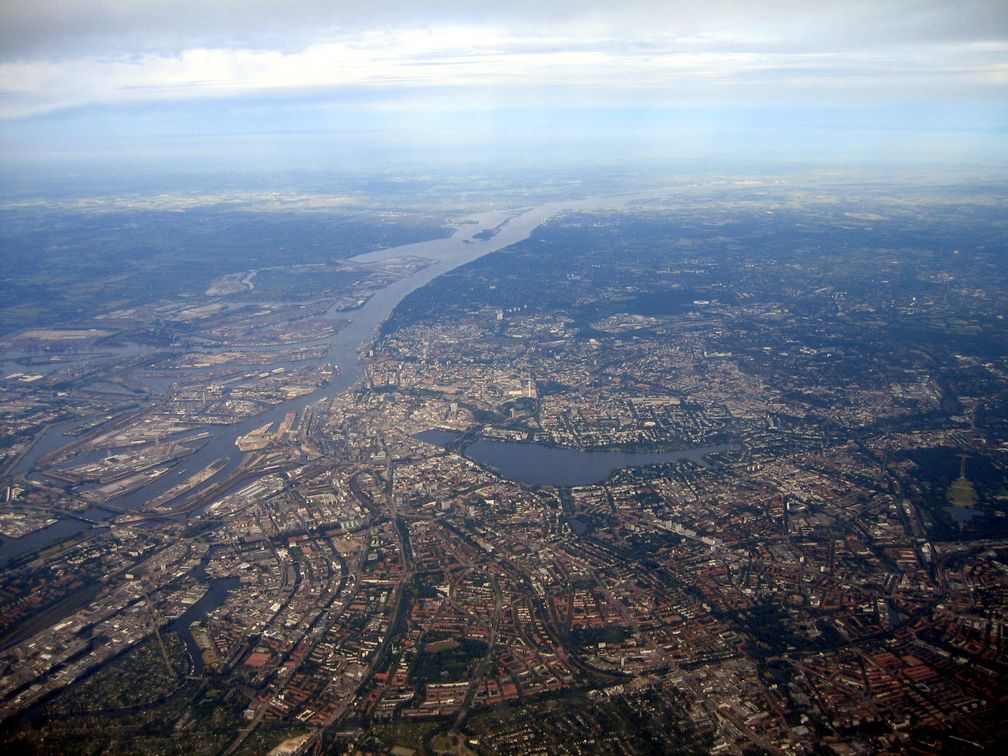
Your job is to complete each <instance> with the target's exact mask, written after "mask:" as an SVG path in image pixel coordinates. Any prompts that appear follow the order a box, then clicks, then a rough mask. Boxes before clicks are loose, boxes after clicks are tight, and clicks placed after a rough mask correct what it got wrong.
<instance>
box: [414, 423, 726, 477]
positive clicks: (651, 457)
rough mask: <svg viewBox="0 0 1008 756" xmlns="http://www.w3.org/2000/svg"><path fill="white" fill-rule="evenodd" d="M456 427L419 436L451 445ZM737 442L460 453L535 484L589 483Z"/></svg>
mask: <svg viewBox="0 0 1008 756" xmlns="http://www.w3.org/2000/svg"><path fill="white" fill-rule="evenodd" d="M461 436H462V434H460V433H456V432H454V431H445V430H429V431H424V432H423V433H418V434H417V436H416V438H418V439H420V440H421V441H426V442H427V443H429V444H434V445H436V446H448V445H450V444H452V443H455V442H456V441H458V440H459V439H460V438H461ZM738 448H739V445H738V444H716V445H713V446H701V447H697V448H695V449H680V450H678V451H668V452H620V451H582V450H580V449H567V448H563V447H556V446H544V445H543V444H533V443H525V442H521V441H498V440H496V439H487V438H481V439H478V440H476V441H473V442H472V443H469V444H466V446H465V448H464V449H463V450H462V454H463V455H464V456H465V457H466V458H467V459H471V460H472V461H473V462H475V463H477V464H479V465H482V466H483V467H487V468H490V469H492V470H494V471H495V472H497V473H498V474H499V475H501V476H502V477H505V478H508V479H509V480H516V481H519V482H521V483H528V484H530V485H535V486H587V485H592V484H594V483H601V482H603V481H604V480H605V479H606V478H608V477H609V476H610V475H612V474H613V473H614V472H616V471H617V470H622V469H624V468H626V467H647V466H648V465H663V464H669V463H671V462H683V461H689V462H695V463H696V464H698V465H701V466H704V467H706V465H707V463H706V462H705V461H704V457H706V456H707V455H708V454H713V453H715V452H724V451H736V450H737V449H738Z"/></svg>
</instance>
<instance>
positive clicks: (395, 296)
mask: <svg viewBox="0 0 1008 756" xmlns="http://www.w3.org/2000/svg"><path fill="white" fill-rule="evenodd" d="M631 199H633V198H632V197H620V198H601V199H600V198H595V199H587V200H575V201H570V202H556V203H550V204H547V205H541V206H539V207H535V208H526V209H521V210H510V211H491V212H485V213H480V214H476V215H472V216H467V217H464V218H459V219H456V220H455V221H453V222H452V224H451V225H452V226H453V227H454V229H455V230H454V232H453V233H452V234H451V235H450V236H447V237H444V238H440V239H434V240H430V241H424V242H417V243H414V244H405V245H401V246H398V247H391V248H388V249H384V250H379V251H377V252H369V253H367V254H363V255H358V256H357V257H354V258H351V262H359V263H368V262H376V261H379V260H388V259H391V258H397V257H402V256H415V257H423V258H427V259H429V260H433V261H434V262H433V264H431V265H428V266H427V267H425V268H423V269H422V270H419V271H417V272H416V273H414V274H413V275H411V276H408V277H405V278H402V279H399V280H398V281H395V282H393V283H392V284H391V285H389V286H387V287H386V288H384V289H381V290H379V291H377V292H375V293H374V294H373V295H372V296H371V298H370V299H369V300H368V301H367V302H366V303H365V304H364V305H363V306H362V307H360V308H359V309H357V310H354V311H353V312H351V313H335V312H333V313H332V315H333V316H338V317H350V318H351V321H350V323H349V325H348V326H347V327H345V328H343V329H342V330H340V331H339V332H337V333H336V334H334V335H333V336H332V337H331V338H329V339H327V340H326V342H324V343H326V345H327V352H326V355H325V357H323V358H322V359H321V360H316V361H306V362H301V363H298V364H299V365H302V366H304V365H310V364H320V363H332V364H335V365H337V366H338V367H339V368H340V373H339V375H334V376H333V378H332V380H331V381H330V382H329V384H328V385H327V386H325V387H322V388H320V389H318V390H317V391H315V392H313V393H311V394H307V395H305V396H302V397H299V398H297V399H293V400H291V401H287V402H283V403H282V404H279V405H277V406H275V407H273V408H271V409H269V410H267V411H266V412H263V413H261V414H259V415H255V416H254V417H251V418H248V419H246V420H245V421H243V422H241V423H237V424H234V425H226V426H207V427H206V428H204V430H209V431H210V432H211V433H212V436H211V438H210V439H209V440H208V442H207V443H206V444H205V445H204V446H203V448H201V449H200V450H199V451H198V452H196V453H195V454H192V455H190V456H189V457H187V458H186V459H185V460H184V461H183V462H182V463H181V464H180V465H179V466H178V467H176V468H175V470H174V471H173V472H172V473H169V474H168V475H164V476H162V477H161V478H159V479H158V480H156V481H154V482H152V483H151V484H150V485H147V486H145V487H143V488H141V489H139V490H137V491H134V492H132V493H129V494H126V495H125V496H122V497H120V498H118V499H116V500H115V501H113V502H110V504H113V505H114V506H116V507H118V508H124V509H136V508H139V507H140V506H141V505H143V503H144V502H146V501H148V500H149V499H150V498H152V497H154V496H157V495H158V494H160V493H163V492H164V491H166V490H167V489H168V488H170V487H171V486H173V485H175V484H177V483H178V482H179V481H180V480H184V479H185V478H187V477H189V476H190V475H193V474H195V473H196V472H197V471H198V470H200V469H202V468H203V467H206V466H207V465H209V464H210V463H211V462H212V461H214V460H215V459H218V458H221V457H230V459H231V461H230V463H229V464H228V465H227V466H226V467H225V468H224V469H223V470H221V471H220V472H219V473H217V475H215V476H214V477H213V478H211V479H210V480H208V481H207V482H205V483H204V484H203V485H202V486H200V487H199V488H198V489H196V491H194V492H193V493H196V492H198V491H200V490H203V489H205V488H206V487H207V486H209V485H212V484H213V483H214V482H215V481H218V480H221V479H223V478H226V477H227V476H229V475H231V474H232V473H234V472H235V470H236V469H237V467H238V465H239V463H240V461H241V458H242V455H241V454H237V453H235V440H236V439H237V438H238V437H239V436H241V435H244V434H246V433H248V432H249V431H251V430H254V429H255V428H258V427H260V426H262V425H263V424H264V423H266V422H278V421H280V420H282V419H283V417H284V415H285V414H286V413H288V412H290V411H293V410H297V411H301V410H303V409H304V408H305V407H306V406H308V405H309V404H312V403H315V402H318V401H320V400H324V399H329V398H332V397H335V396H337V395H338V394H340V393H342V392H343V391H346V390H347V389H348V388H350V387H351V386H353V385H354V384H355V383H356V382H357V380H358V379H359V378H360V375H361V364H360V357H361V355H362V354H363V353H364V352H366V350H367V349H368V347H369V346H370V345H371V344H372V343H373V341H374V338H375V336H376V335H377V331H378V328H379V327H380V326H381V324H382V323H383V322H384V321H385V320H386V319H387V318H388V317H389V315H391V313H392V310H393V309H395V306H396V305H397V304H399V302H400V301H402V299H403V298H404V297H405V296H406V295H407V294H409V293H410V292H412V291H414V290H416V289H418V288H420V287H421V286H424V285H426V284H427V283H429V282H430V281H432V280H433V279H434V278H436V277H437V276H440V275H441V274H443V273H446V272H447V271H449V270H452V269H453V268H457V267H459V266H460V265H465V264H466V263H468V262H471V261H473V260H476V259H478V258H480V257H482V256H484V255H487V254H489V253H491V252H496V251H497V250H500V249H503V248H505V247H508V246H510V245H512V244H515V243H517V242H520V241H523V240H525V239H527V238H528V237H529V236H530V235H531V234H532V232H533V231H534V230H535V229H536V228H537V227H538V226H539V225H541V224H542V223H543V222H545V221H546V220H547V219H549V218H551V217H553V216H556V215H558V214H560V213H563V212H566V211H577V210H593V209H598V208H602V207H621V206H623V205H625V204H626V202H627V201H629V200H631ZM492 228H496V229H498V230H497V233H496V234H495V235H493V236H491V237H489V238H479V237H478V235H479V234H480V232H482V231H485V230H486V229H492ZM274 348H275V347H274ZM105 351H107V350H105ZM126 351H127V352H129V353H130V354H132V353H134V352H135V351H137V348H136V347H135V346H130V347H128V348H127V350H126ZM22 369H23V368H22ZM40 372H41V371H40ZM86 422H88V421H87V420H73V421H67V422H64V423H57V424H56V425H54V426H53V427H52V428H51V429H50V430H49V431H48V432H47V433H46V434H45V435H44V436H43V437H42V438H41V439H40V440H39V442H38V443H36V444H35V446H34V447H33V448H32V449H30V450H29V451H28V453H26V454H25V455H24V457H23V458H22V459H21V460H20V461H19V463H18V464H17V466H16V467H15V469H14V472H15V473H17V474H21V475H27V476H29V477H31V474H32V471H33V469H34V467H35V463H36V461H37V460H38V458H39V457H40V456H41V455H43V454H45V453H48V452H51V451H54V450H56V449H58V448H60V447H61V446H64V445H66V444H67V443H70V442H71V441H72V440H73V439H71V438H68V437H67V436H66V435H65V432H66V431H67V430H70V429H72V428H74V427H76V426H78V425H83V424H85V423H86ZM107 516H112V515H111V513H108V514H107ZM88 527H90V525H88V524H87V523H84V522H80V521H78V520H64V521H61V522H60V523H57V524H56V525H53V526H51V527H50V528H44V529H42V530H39V531H36V532H35V533H32V534H29V535H27V536H25V537H24V538H20V539H14V540H12V539H7V538H3V539H2V541H0V565H3V564H5V563H7V562H9V561H10V559H12V558H13V557H14V556H16V555H18V554H24V553H26V552H28V551H30V550H32V549H36V548H40V547H43V546H45V545H47V544H49V543H52V542H54V541H57V540H60V539H63V538H66V537H68V536H70V535H73V534H74V533H76V532H81V531H82V530H85V529H86V528H88Z"/></svg>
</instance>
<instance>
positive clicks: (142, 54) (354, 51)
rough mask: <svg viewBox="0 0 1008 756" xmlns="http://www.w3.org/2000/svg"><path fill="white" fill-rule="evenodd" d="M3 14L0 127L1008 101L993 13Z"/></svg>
mask: <svg viewBox="0 0 1008 756" xmlns="http://www.w3.org/2000/svg"><path fill="white" fill-rule="evenodd" d="M459 6H463V7H462V8H461V9H460V7H459ZM0 14H2V19H0V21H2V23H0V51H2V57H0V118H19V117H24V116H31V115H36V114H43V113H47V112H52V111H56V110H59V109H63V108H73V107H80V106H86V105H93V104H108V103H124V102H134V101H151V100H169V101H171V100H180V99H186V98H207V97H227V96H233V95H249V94H265V95H270V94H276V93H290V92H298V91H303V92H324V91H327V90H329V91H333V92H337V93H338V92H339V91H340V90H342V89H346V88H361V87H363V88H368V89H372V90H376V91H379V92H380V91H388V92H395V91H397V90H401V89H402V88H411V89H414V90H415V89H417V88H421V89H426V90H429V91H430V92H431V93H432V96H433V97H434V99H435V100H437V98H438V97H439V96H441V95H443V94H444V93H445V91H448V90H454V89H464V90H467V91H482V92H484V93H490V96H491V97H492V98H498V99H501V100H504V101H507V102H508V103H510V104H514V103H522V102H524V103H533V104H534V103H535V102H537V101H539V102H548V103H550V104H555V103H556V102H557V98H558V97H559V98H560V100H561V101H569V102H572V103H579V104H584V103H588V102H592V103H598V102H611V103H612V104H613V105H614V106H618V105H621V104H625V103H627V102H630V103H634V102H636V103H643V102H652V103H653V102H659V103H667V104H677V105H678V104H698V103H699V104H708V105H709V104H718V103H728V102H736V103H738V102H741V103H743V104H744V103H747V102H757V103H794V102H802V101H806V102H807V101H809V100H810V99H811V100H821V101H824V102H826V101H831V102H835V101H840V102H851V101H858V100H860V101H865V100H878V101H885V100H886V99H893V98H898V99H917V100H934V99H936V98H937V99H950V98H951V99H956V98H963V97H966V98H970V97H972V98H976V99H985V100H987V101H990V100H991V99H1002V100H1003V98H1004V96H1005V92H1006V90H1008V13H1005V12H1004V6H1003V3H1002V2H1000V0H993V1H990V2H988V1H985V0H979V1H977V2H972V3H965V4H961V3H951V2H909V1H905V2H904V1H897V2H878V0H876V2H870V3H869V2H858V1H856V0H849V1H848V2H817V3H807V2H791V1H790V0H781V1H779V2H763V3H752V2H717V1H712V2H706V3H698V2H675V0H659V1H657V2H646V1H643V0H627V1H625V2H621V3H618V4H617V3H612V2H597V1H595V0H580V1H579V2H552V3H542V2H525V1H524V0H519V1H517V2H499V0H498V1H495V2H485V1H484V0H477V1H476V2H468V3H465V4H460V3H457V2H436V1H435V2H431V1H430V0H426V1H424V0H413V1H412V2H407V1H405V0H382V1H380V2H363V1H360V0H342V2H340V3H332V2H322V1H321V0H317V1H314V0H307V1H302V2H298V3H288V2H278V1H276V0H259V1H258V2H249V1H248V0H218V2H214V3H207V2H205V1H204V2H194V1H192V0H177V2H172V3H167V2H153V1H152V0H130V1H129V2H111V1H110V0H92V1H91V2H78V1H77V0H70V1H69V2H68V1H67V0H7V2H6V3H5V4H4V6H3V9H2V10H0Z"/></svg>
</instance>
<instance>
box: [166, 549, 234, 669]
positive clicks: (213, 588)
mask: <svg viewBox="0 0 1008 756" xmlns="http://www.w3.org/2000/svg"><path fill="white" fill-rule="evenodd" d="M204 566H205V565H200V567H199V570H198V572H197V577H202V578H204V579H207V578H206V573H205V572H202V570H203V567H204ZM207 582H208V583H209V586H210V587H209V589H208V590H207V592H206V593H204V594H203V596H202V597H201V598H200V600H199V601H197V602H196V603H195V604H193V605H192V606H190V607H189V608H188V609H186V610H185V612H183V613H182V616H180V617H179V618H178V619H177V620H175V621H174V622H172V623H170V624H169V625H168V626H167V627H166V628H165V629H164V631H163V632H176V633H178V634H179V636H181V638H182V640H183V641H184V642H185V644H186V648H187V649H188V650H189V656H190V658H191V659H192V663H193V671H194V672H195V674H197V675H199V674H202V672H203V668H204V666H205V665H204V663H203V652H202V651H200V648H199V646H198V645H197V644H196V640H195V639H194V638H193V634H192V630H191V629H190V626H191V625H192V623H194V622H198V621H200V620H203V619H206V616H207V615H208V614H210V612H212V611H213V610H214V609H216V608H217V607H218V606H220V605H221V604H223V603H224V601H225V600H227V597H228V594H229V593H231V591H233V590H234V589H235V588H237V587H238V586H239V585H240V584H241V583H240V581H239V579H238V578H236V577H225V578H209V579H207Z"/></svg>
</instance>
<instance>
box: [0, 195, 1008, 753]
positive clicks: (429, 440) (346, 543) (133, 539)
mask: <svg viewBox="0 0 1008 756" xmlns="http://www.w3.org/2000/svg"><path fill="white" fill-rule="evenodd" d="M1004 189H1005V187H1003V186H1002V187H999V186H969V185H950V186H949V185H941V186H939V185H933V186H929V185H910V186H898V187H897V186H893V185H888V184H878V185H867V186H866V185H853V184H842V183H840V184H835V185H830V184H827V183H821V184H816V185H813V186H808V185H801V184H793V183H789V182H787V181H778V182H738V183H724V184H710V183H707V184H703V185H699V184H698V185H695V186H690V187H686V186H684V187H683V188H681V189H677V190H674V191H671V190H670V191H668V192H664V193H652V194H650V195H647V196H646V197H645V198H637V199H630V200H620V201H619V202H617V201H615V200H613V201H600V202H599V203H597V206H596V207H594V208H592V209H581V210H576V211H572V212H565V213H559V212H558V213H551V218H550V219H549V220H548V221H547V222H545V223H544V224H542V225H540V226H538V227H537V228H535V230H533V231H532V232H531V235H530V236H528V238H526V239H523V240H520V241H518V242H516V243H514V244H510V245H508V246H505V247H504V248H502V249H496V250H495V249H494V248H495V246H497V244H498V243H503V242H499V239H500V238H502V237H503V235H504V234H506V232H507V230H508V228H509V226H508V223H509V222H513V218H514V217H515V216H516V215H517V213H518V212H519V211H513V212H510V211H509V212H503V211H501V212H500V213H498V214H497V215H493V214H492V213H491V214H488V215H486V216H485V217H484V216H483V215H480V216H476V215H475V214H474V213H469V216H471V217H479V218H480V220H479V222H475V221H473V220H471V217H470V219H468V220H467V214H466V213H465V212H459V214H458V215H457V216H455V217H453V219H452V220H451V222H450V223H449V224H448V225H443V224H444V218H443V217H441V218H438V217H436V213H433V212H425V213H420V212H417V211H410V212H403V213H390V212H387V211H382V212H378V211H375V210H367V211H364V210H360V211H355V212H354V213H351V212H350V210H349V209H347V208H346V207H345V206H344V205H341V204H334V205H327V204H326V203H323V202H310V203H309V202H304V201H302V202H301V204H300V205H298V206H297V207H296V208H293V209H291V208H290V207H287V206H284V207H282V208H280V209H277V208H276V207H269V208H264V207H255V208H252V209H248V208H246V209H242V210H240V211H233V210H231V209H228V208H225V209H220V208H219V207H217V206H216V205H214V206H211V207H209V208H208V207H207V206H203V205H199V206H195V207H181V208H180V207H172V208H170V209H165V208H163V207H160V206H154V207H139V208H137V207H133V208H127V207H124V206H118V205H117V206H114V207H105V206H103V207H99V208H93V207H84V208H81V207H76V208H72V209H71V208H66V207H62V208H56V209H49V210H40V209H39V208H37V207H34V206H28V207H21V206H10V207H6V208H4V209H3V210H2V212H3V213H4V214H5V216H6V222H5V223H4V226H5V228H6V229H7V230H6V231H5V232H4V235H5V238H4V239H3V243H4V244H5V245H6V246H7V248H8V249H16V250H17V251H18V254H17V255H12V260H13V261H14V262H12V264H11V266H10V267H8V269H7V270H6V271H5V272H4V273H2V274H0V275H2V276H3V278H4V279H5V280H4V285H5V287H7V288H8V290H9V291H15V289H17V290H18V291H22V292H23V296H20V297H18V296H12V297H11V298H10V301H9V302H7V303H5V304H4V306H3V309H2V312H0V323H2V324H3V329H2V331H0V347H2V349H3V358H2V364H3V368H4V372H3V375H0V534H2V535H3V542H2V544H0V546H2V551H0V561H2V563H3V565H4V566H3V569H2V572H0V720H2V723H0V742H2V743H3V744H4V745H3V748H4V750H5V751H6V752H8V753H17V752H43V751H44V752H61V753H72V752H80V753H96V752H105V753H187V754H204V753H206V754H220V753H223V754H239V753H267V752H269V753H276V754H296V753H329V752H332V753H344V752H347V753H356V752H359V753H394V754H400V755H403V754H410V753H414V752H421V753H445V754H448V753H451V754H470V753H481V754H482V753H486V754H508V753H514V754H526V753H572V754H592V753H619V754H624V753H627V754H630V753H660V752H712V753H794V754H801V753H819V752H826V753H838V754H855V753H873V752H896V751H901V752H921V753H925V752H927V753H931V752H972V751H974V750H983V749H988V750H993V749H996V747H997V745H996V744H997V743H998V742H1001V741H1002V740H1003V739H1004V738H1005V737H1006V735H1008V717H1006V715H1005V706H1006V704H1008V637H1006V636H1008V632H1006V621H1008V620H1006V612H1008V517H1006V513H1008V325H1006V323H1005V313H1006V312H1008V265H1006V264H1005V254H1006V251H1008V250H1006V249H1005V242H1006V240H1008V213H1006V200H1005V197H1006V196H1008V192H1005V191H1004ZM479 209H481V208H477V210H479ZM491 216H492V219H491V220H487V218H491ZM165 218H167V219H169V220H170V221H171V223H173V224H174V226H173V227H172V228H174V229H175V230H174V231H173V232H172V233H169V232H167V231H161V232H160V233H161V234H162V235H163V238H164V239H171V238H176V241H173V242H171V243H169V242H167V241H164V240H163V239H161V238H160V237H159V238H152V234H149V233H144V229H145V228H161V225H160V224H161V223H162V222H163V221H164V219H165ZM222 219H223V220H222ZM225 220H226V221H227V222H224V221H225ZM215 221H218V223H217V228H219V229H221V230H220V231H218V232H214V233H215V234H217V235H219V236H220V239H221V240H227V241H226V243H225V242H223V241H219V240H218V238H217V236H216V235H211V237H210V238H206V237H204V236H203V235H201V234H202V231H200V229H205V228H206V227H208V226H210V227H213V226H214V222H215ZM187 224H190V225H187ZM249 224H253V225H252V226H250V225H249ZM299 224H301V225H299ZM301 226H303V229H307V230H302V231H298V230H297V229H298V228H301ZM239 231H240V232H241V234H244V235H246V236H247V237H248V244H249V245H250V249H251V250H252V251H251V252H248V253H246V252H245V251H243V249H242V239H243V238H245V237H241V238H239V237H236V236H235V234H239ZM173 233H174V234H175V237H173V236H172V234H173ZM299 233H300V234H301V236H298V235H297V234H299ZM449 234H456V235H458V234H462V235H464V236H465V237H466V238H465V244H466V245H468V246H467V247H465V249H473V250H477V249H480V250H482V249H483V247H479V245H484V246H485V247H486V249H487V251H488V252H489V254H485V255H482V256H476V259H474V260H473V261H471V262H468V263H467V264H464V265H460V266H459V267H455V268H454V269H453V270H451V271H449V272H444V273H443V274H441V275H438V276H437V277H434V278H433V279H432V280H431V281H430V282H429V283H426V285H424V286H421V287H419V288H415V290H413V291H412V292H411V293H408V294H406V296H405V298H404V299H402V301H401V302H400V303H399V304H398V306H396V307H395V309H394V311H392V315H391V317H389V318H388V319H387V320H385V321H384V323H383V325H382V326H381V329H380V331H378V332H377V333H375V332H373V331H372V332H369V333H367V334H365V335H366V336H367V340H366V341H365V342H364V343H360V344H357V345H355V346H353V347H352V348H351V347H348V348H346V349H345V350H344V352H343V353H340V354H337V353H336V352H334V351H332V349H331V344H332V343H334V342H333V340H334V339H338V338H339V337H340V335H341V334H348V333H350V329H352V327H353V325H354V324H355V323H358V322H359V320H360V317H361V315H360V314H361V313H362V312H363V309H362V308H364V309H366V308H367V307H368V306H369V303H372V304H373V302H374V301H376V300H377V298H378V297H380V296H381V293H382V292H384V291H390V290H391V287H394V286H395V285H397V282H398V283H399V284H401V285H403V286H405V284H406V283H407V282H408V281H410V280H413V278H414V277H416V276H424V275H431V276H433V274H432V273H430V271H431V270H434V268H432V267H431V266H433V265H434V264H435V262H436V261H435V260H433V259H431V258H429V257H425V256H424V255H423V253H420V252H416V251H414V250H413V248H407V249H404V250H397V249H391V250H389V254H388V255H384V256H383V255H380V254H378V255H375V254H373V253H374V252H375V250H378V249H380V248H385V247H397V246H399V245H403V244H407V243H411V242H423V241H425V240H437V239H439V238H442V239H443V238H445V237H446V235H449ZM459 238H461V237H459ZM335 239H339V240H340V241H339V243H338V244H337V243H336V242H335V241H327V240H335ZM178 240H181V241H178ZM218 243H219V244H220V245H221V249H222V250H223V251H222V252H221V254H220V255H219V256H217V257H213V256H212V255H210V254H207V253H206V249H212V248H216V245H218ZM201 244H202V245H209V246H206V247H200V246H199V245H201ZM110 247H111V248H112V250H113V252H114V254H113V257H112V258H108V257H107V255H108V254H109V249H110ZM40 248H41V249H47V250H50V251H51V255H52V256H53V259H57V260H60V261H62V267H60V268H58V269H57V270H56V271H55V272H54V273H52V275H53V276H54V277H56V278H63V277H65V278H67V279H68V280H71V281H72V283H71V284H67V286H59V285H56V284H53V289H54V290H53V291H48V290H46V289H45V286H44V285H43V284H41V283H40V281H41V280H42V278H43V277H44V276H45V275H47V274H46V273H45V269H44V267H43V264H42V263H41V262H40V261H39V259H38V255H36V254H35V252H34V251H33V250H37V249H40ZM201 249H202V250H204V251H203V252H201V251H200V250H201ZM88 250H101V251H102V253H103V254H98V253H97V252H96V253H95V254H94V255H93V256H89V254H88ZM179 250H182V251H188V253H190V254H189V256H188V257H182V258H179V257H177V255H176V253H178V254H182V252H180V251H179ZM400 252H401V253H400ZM367 253H371V254H370V256H369V255H368V254H367ZM358 255H363V257H358ZM203 258H206V260H207V261H208V262H206V263H205V264H203V263H201V262H200V261H201V259H203ZM106 259H107V260H109V262H107V263H104V262H101V261H102V260H106ZM158 266H161V268H164V269H165V270H168V271H169V273H168V274H166V275H163V276H161V277H158V275H155V274H156V271H157V270H158V269H160V268H159V267H158ZM201 276H202V277H201ZM33 281H34V282H35V283H34V284H33V283H32V282H33ZM68 287H69V288H68ZM73 287H76V289H75V290H70V289H71V288H73ZM56 289H58V290H59V291H56ZM357 347H359V348H360V351H359V354H358V351H357ZM341 355H342V356H341ZM358 356H359V358H360V360H361V366H362V367H361V369H360V371H359V372H358V368H357V366H356V363H357V359H358ZM344 384H345V385H344Z"/></svg>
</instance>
